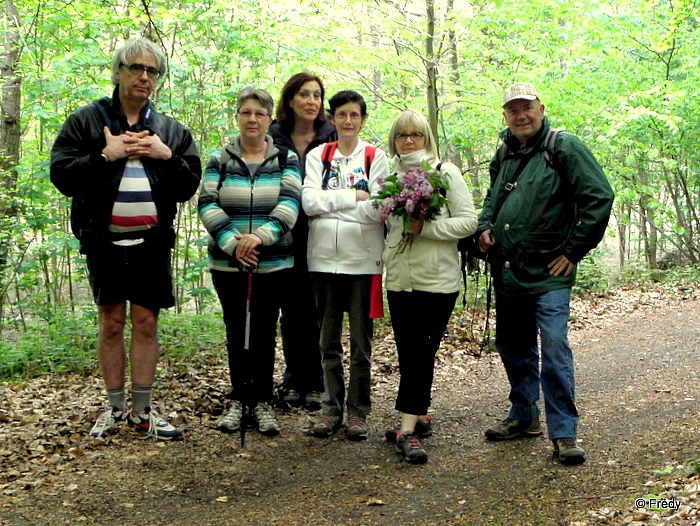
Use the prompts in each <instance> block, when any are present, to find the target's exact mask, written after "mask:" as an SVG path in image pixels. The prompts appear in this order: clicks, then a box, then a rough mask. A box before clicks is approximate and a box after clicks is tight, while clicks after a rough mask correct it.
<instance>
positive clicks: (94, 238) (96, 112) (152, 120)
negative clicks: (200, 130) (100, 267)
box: [50, 86, 202, 253]
mask: <svg viewBox="0 0 700 526" xmlns="http://www.w3.org/2000/svg"><path fill="white" fill-rule="evenodd" d="M118 88H119V87H118V86H117V88H116V89H115V92H114V96H113V97H112V99H109V98H105V99H101V101H99V102H100V103H102V110H100V109H99V107H98V105H97V103H95V104H90V105H88V106H83V107H82V108H79V109H78V110H76V111H75V112H74V113H72V114H71V115H70V116H69V117H68V118H67V119H66V121H65V123H64V124H63V127H62V128H61V131H60V132H59V134H58V136H57V137H56V141H55V142H54V145H53V148H52V150H51V172H50V173H51V182H52V183H53V184H54V185H55V186H56V188H58V190H59V191H60V192H61V193H62V194H64V195H65V196H67V197H71V198H72V203H71V227H72V230H73V234H74V235H75V236H76V237H77V238H78V240H79V241H80V248H81V252H83V253H84V252H86V251H87V250H89V248H90V247H91V246H93V245H94V244H96V243H98V242H103V241H105V240H108V239H109V238H110V237H109V230H108V227H109V224H110V220H111V215H112V206H113V204H114V201H115V199H116V196H117V191H118V190H119V184H120V182H121V178H122V174H123V172H124V167H125V166H126V162H127V159H126V158H124V159H119V160H117V161H115V162H110V163H107V162H106V161H105V160H104V159H103V158H102V155H101V153H102V149H103V148H104V147H105V145H106V141H105V138H104V131H103V128H104V126H105V125H108V126H109V127H110V128H111V130H112V134H121V133H123V132H124V131H125V130H131V131H136V132H138V131H141V130H144V129H148V130H149V131H150V132H151V133H152V134H155V135H158V136H159V137H160V139H161V140H162V141H163V143H164V144H166V145H168V147H170V149H171V150H172V152H173V156H172V158H171V159H169V160H167V161H162V160H156V159H151V158H148V157H143V158H142V159H141V161H142V163H143V166H144V169H145V171H146V174H147V175H148V179H149V181H150V184H151V190H152V195H153V201H154V202H155V205H156V210H157V211H158V223H159V225H160V228H159V229H158V232H159V235H161V236H162V240H163V241H164V242H167V243H168V244H169V246H171V247H172V246H173V243H174V239H175V238H174V235H173V228H172V225H173V221H174V218H175V215H176V213H177V203H178V202H184V201H187V200H188V199H190V198H191V197H192V196H193V195H194V194H195V192H196V191H197V188H198V187H199V181H200V179H201V176H202V166H201V162H200V159H199V154H198V153H197V146H196V145H195V143H194V140H193V138H192V135H191V134H190V132H189V130H188V129H187V128H185V127H184V126H182V125H181V124H179V123H178V122H177V121H176V120H175V119H173V118H171V117H167V116H165V115H160V114H158V113H156V112H155V111H154V109H153V106H152V104H151V102H150V101H148V103H147V105H146V107H145V108H144V112H143V113H142V118H140V119H139V122H138V123H137V124H136V125H135V126H129V125H128V123H127V120H126V116H125V115H124V113H123V111H122V109H121V106H120V104H119V98H118V96H117V92H118ZM106 120H109V122H106Z"/></svg>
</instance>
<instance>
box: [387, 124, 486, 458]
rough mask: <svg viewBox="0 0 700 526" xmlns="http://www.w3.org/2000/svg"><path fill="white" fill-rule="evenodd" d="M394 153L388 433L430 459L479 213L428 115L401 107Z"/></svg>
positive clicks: (402, 448) (409, 453)
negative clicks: (395, 377) (396, 416)
mask: <svg viewBox="0 0 700 526" xmlns="http://www.w3.org/2000/svg"><path fill="white" fill-rule="evenodd" d="M389 153H390V154H391V155H392V156H393V168H394V171H395V175H396V178H395V179H394V178H393V177H389V178H388V181H387V183H388V184H386V183H385V186H384V188H383V190H382V192H381V194H380V198H381V197H383V199H382V201H381V202H379V208H380V216H381V218H382V219H384V220H385V223H386V224H387V225H388V228H389V234H388V237H387V241H386V245H385V249H384V254H383V260H384V266H385V269H386V281H385V286H386V289H387V299H388V302H389V312H390V314H391V324H392V327H393V329H394V339H395V341H396V349H397V352H398V356H399V370H400V374H401V378H400V381H399V392H398V395H397V398H396V405H395V408H396V410H397V411H399V412H400V413H401V423H400V424H399V425H397V426H396V429H392V430H391V431H388V432H387V439H389V440H392V441H393V440H395V441H396V451H397V453H399V454H400V455H402V456H404V457H405V458H406V460H407V461H408V462H410V463H413V464H423V463H425V462H427V460H428V454H427V453H426V452H425V450H424V449H423V447H422V445H421V443H420V440H419V438H423V437H426V436H429V435H431V434H432V421H433V417H432V415H428V408H429V407H430V391H431V388H432V383H433V371H434V367H435V354H436V353H437V350H438V348H439V346H440V340H441V339H442V336H443V333H444V332H445V329H446V327H447V322H448V320H449V318H450V315H451V314H452V309H453V308H454V305H455V301H456V299H457V296H458V295H459V288H460V278H461V273H460V268H459V254H458V252H457V241H458V240H459V239H460V238H462V237H465V236H468V235H470V234H472V233H474V231H475V230H476V226H477V216H476V213H475V211H474V204H473V202H472V198H471V194H470V193H469V189H468V188H467V184H466V182H465V181H464V178H463V177H462V174H461V172H460V170H459V168H457V167H456V166H455V165H454V164H452V163H440V162H439V160H438V154H437V146H436V144H435V139H434V137H433V134H432V132H431V130H430V126H429V125H428V122H427V120H426V119H425V117H423V115H421V114H420V113H418V112H416V111H412V110H408V111H404V112H403V113H401V115H399V117H398V118H397V119H396V121H394V124H393V125H392V127H391V131H390V133H389ZM407 196H408V197H407Z"/></svg>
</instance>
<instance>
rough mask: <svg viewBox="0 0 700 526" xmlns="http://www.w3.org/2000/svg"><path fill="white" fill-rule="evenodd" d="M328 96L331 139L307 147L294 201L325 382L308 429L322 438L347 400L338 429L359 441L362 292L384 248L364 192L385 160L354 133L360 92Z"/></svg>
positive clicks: (367, 332)
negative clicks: (346, 353)
mask: <svg viewBox="0 0 700 526" xmlns="http://www.w3.org/2000/svg"><path fill="white" fill-rule="evenodd" d="M328 102H329V105H330V113H331V122H332V123H333V124H334V125H335V128H336V130H337V133H338V141H337V143H328V144H326V145H322V146H318V147H317V148H314V149H313V150H311V151H310V152H309V154H308V156H307V158H306V179H305V180H304V185H303V189H302V206H303V208H304V211H305V212H306V214H307V215H308V216H309V244H308V251H307V258H308V265H309V272H311V279H312V283H313V288H314V295H315V297H316V306H317V312H318V318H319V327H320V330H321V337H320V342H319V348H320V351H321V363H322V367H323V379H324V384H325V392H324V395H323V400H322V402H321V407H322V410H323V414H322V417H321V419H320V421H319V422H317V423H316V424H315V425H314V427H313V428H312V434H313V435H314V436H317V437H329V436H331V435H332V434H333V433H334V432H335V431H337V430H338V429H340V427H341V426H342V423H343V412H344V409H345V406H347V414H348V420H347V427H346V435H347V437H348V438H349V439H351V440H363V439H365V438H367V423H366V418H367V415H368V414H369V412H370V409H371V400H370V364H371V362H370V359H371V354H372V343H371V338H372V320H371V319H370V315H369V314H370V312H369V307H370V290H371V283H372V279H373V276H374V275H381V273H382V249H383V247H384V229H383V227H382V225H381V223H380V222H379V213H378V211H377V210H376V209H375V208H374V207H373V206H372V201H371V200H370V197H371V196H372V195H374V194H376V193H377V192H378V191H379V187H380V181H382V180H384V179H385V178H386V177H387V176H388V174H389V166H388V162H387V158H386V154H385V153H384V152H383V151H382V150H379V149H377V148H374V147H372V146H370V145H369V144H367V143H366V142H364V141H362V140H360V139H359V133H360V130H361V129H362V126H363V125H364V123H365V119H366V118H367V105H366V104H365V101H364V99H363V98H362V96H361V95H360V94H359V93H357V92H355V91H341V92H339V93H337V94H336V95H334V96H333V97H332V98H331V99H330V100H329V101H328ZM331 152H332V154H331ZM324 161H326V162H325V163H324ZM345 311H347V312H348V314H349V319H350V381H349V384H348V392H347V400H346V399H345V398H346V397H345V380H344V374H343V359H342V358H343V347H342V344H341V342H340V336H341V330H342V324H343V313H344V312H345Z"/></svg>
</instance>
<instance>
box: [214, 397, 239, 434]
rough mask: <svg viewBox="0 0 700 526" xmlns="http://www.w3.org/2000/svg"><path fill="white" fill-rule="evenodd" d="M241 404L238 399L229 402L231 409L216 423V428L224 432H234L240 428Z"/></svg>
mask: <svg viewBox="0 0 700 526" xmlns="http://www.w3.org/2000/svg"><path fill="white" fill-rule="evenodd" d="M242 419H243V404H242V403H241V401H240V400H234V401H233V402H231V409H229V411H228V413H226V414H225V415H224V416H222V417H221V418H220V419H219V421H218V422H217V423H216V428H217V429H219V430H221V431H225V432H226V433H234V432H236V431H238V430H239V429H240V428H241V420H242Z"/></svg>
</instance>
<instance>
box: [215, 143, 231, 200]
mask: <svg viewBox="0 0 700 526" xmlns="http://www.w3.org/2000/svg"><path fill="white" fill-rule="evenodd" d="M230 160H231V154H230V153H228V150H226V148H224V149H223V150H221V156H220V157H219V186H218V187H217V190H221V185H222V184H224V179H225V178H226V165H227V164H228V162H229V161H230Z"/></svg>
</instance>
